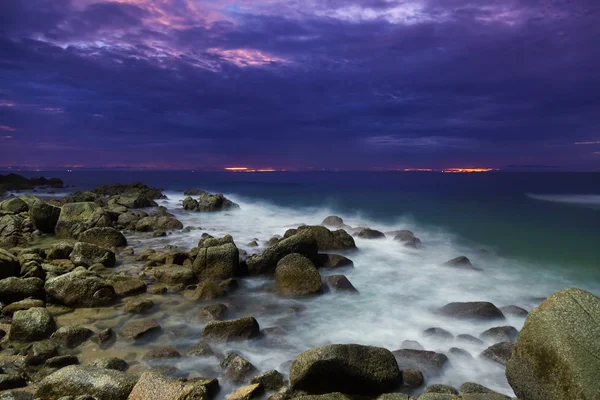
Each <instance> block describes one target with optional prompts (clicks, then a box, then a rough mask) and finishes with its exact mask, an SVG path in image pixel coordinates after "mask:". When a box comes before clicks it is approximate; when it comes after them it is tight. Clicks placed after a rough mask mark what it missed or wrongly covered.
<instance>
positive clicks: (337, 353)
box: [290, 344, 402, 395]
mask: <svg viewBox="0 0 600 400" xmlns="http://www.w3.org/2000/svg"><path fill="white" fill-rule="evenodd" d="M331 371H335V374H332V373H331ZM290 382H291V384H292V387H293V388H294V389H296V390H305V391H307V392H309V393H330V392H342V393H348V394H365V395H373V394H379V393H385V392H387V391H390V390H393V389H394V388H396V387H397V386H398V385H400V383H401V382H402V376H401V374H400V369H399V368H398V364H397V363H396V360H395V359H394V355H393V354H392V353H391V352H390V351H389V350H386V349H383V348H380V347H371V346H361V345H355V344H343V345H342V344H337V345H329V346H323V347H318V348H315V349H311V350H307V351H305V352H303V353H302V354H300V355H299V356H298V357H296V359H295V360H294V361H293V362H292V366H291V368H290Z"/></svg>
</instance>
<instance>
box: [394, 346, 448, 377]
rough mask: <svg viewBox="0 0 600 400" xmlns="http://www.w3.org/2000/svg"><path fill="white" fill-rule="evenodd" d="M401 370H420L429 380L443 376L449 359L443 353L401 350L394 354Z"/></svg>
mask: <svg viewBox="0 0 600 400" xmlns="http://www.w3.org/2000/svg"><path fill="white" fill-rule="evenodd" d="M393 354H394V356H395V357H396V360H397V361H398V366H399V367H400V369H406V368H414V369H418V370H419V371H421V372H422V373H423V375H424V376H425V377H427V378H430V377H435V376H439V375H441V373H442V372H443V370H444V368H446V367H447V366H448V365H449V362H448V357H447V356H446V355H445V354H442V353H436V352H434V351H426V350H410V349H401V350H396V351H394V352H393Z"/></svg>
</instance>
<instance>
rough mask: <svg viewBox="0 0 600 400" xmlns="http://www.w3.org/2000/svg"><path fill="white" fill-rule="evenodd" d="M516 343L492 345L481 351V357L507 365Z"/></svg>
mask: <svg viewBox="0 0 600 400" xmlns="http://www.w3.org/2000/svg"><path fill="white" fill-rule="evenodd" d="M513 347H514V344H512V343H510V342H502V343H496V344H494V345H491V346H490V347H488V348H487V349H485V350H484V351H483V352H482V353H481V357H483V358H487V359H488V360H490V361H494V362H496V363H498V364H502V365H506V363H507V362H508V360H509V359H510V357H511V356H512V353H513Z"/></svg>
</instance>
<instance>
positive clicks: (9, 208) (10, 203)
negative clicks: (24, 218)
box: [0, 197, 29, 214]
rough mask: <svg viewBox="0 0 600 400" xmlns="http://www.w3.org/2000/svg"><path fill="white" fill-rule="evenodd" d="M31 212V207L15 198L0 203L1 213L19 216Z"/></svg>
mask: <svg viewBox="0 0 600 400" xmlns="http://www.w3.org/2000/svg"><path fill="white" fill-rule="evenodd" d="M28 210H29V206H28V205H27V203H25V202H24V201H23V200H22V199H20V198H18V197H13V198H12V199H8V200H4V201H3V202H1V203H0V211H5V212H9V213H13V214H19V213H22V212H26V211H28Z"/></svg>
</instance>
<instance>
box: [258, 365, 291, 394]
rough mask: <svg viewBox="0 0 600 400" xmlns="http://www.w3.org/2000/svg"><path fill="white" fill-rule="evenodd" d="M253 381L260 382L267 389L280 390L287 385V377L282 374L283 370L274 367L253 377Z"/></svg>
mask: <svg viewBox="0 0 600 400" xmlns="http://www.w3.org/2000/svg"><path fill="white" fill-rule="evenodd" d="M251 383H257V384H260V385H261V386H262V387H263V388H265V389H267V390H279V389H281V388H282V387H283V386H285V378H284V377H283V375H282V374H281V372H279V371H276V370H274V369H272V370H270V371H267V372H263V373H262V374H260V375H257V376H255V377H254V378H252V381H251Z"/></svg>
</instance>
